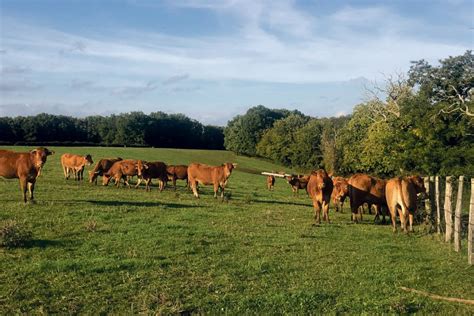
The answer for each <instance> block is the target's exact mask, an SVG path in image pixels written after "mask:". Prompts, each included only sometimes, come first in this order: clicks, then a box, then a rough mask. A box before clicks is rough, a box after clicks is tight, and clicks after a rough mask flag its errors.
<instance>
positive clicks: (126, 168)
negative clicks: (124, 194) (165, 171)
mask: <svg viewBox="0 0 474 316" xmlns="http://www.w3.org/2000/svg"><path fill="white" fill-rule="evenodd" d="M133 176H138V183H137V184H140V182H141V178H140V177H141V173H139V170H138V161H137V160H132V159H126V160H120V161H117V162H115V163H114V164H113V165H112V167H110V169H109V170H108V171H107V172H105V173H104V175H103V177H102V185H108V184H109V182H110V179H111V178H114V179H115V185H116V186H117V187H119V186H120V179H123V180H124V182H125V185H126V186H128V187H129V188H130V184H129V183H128V177H133Z"/></svg>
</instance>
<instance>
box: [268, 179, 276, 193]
mask: <svg viewBox="0 0 474 316" xmlns="http://www.w3.org/2000/svg"><path fill="white" fill-rule="evenodd" d="M274 186H275V177H274V176H268V177H267V189H268V190H269V191H273V188H274Z"/></svg>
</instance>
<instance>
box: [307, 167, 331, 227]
mask: <svg viewBox="0 0 474 316" xmlns="http://www.w3.org/2000/svg"><path fill="white" fill-rule="evenodd" d="M332 190H333V183H332V180H331V178H330V177H329V175H328V174H327V172H326V171H325V170H324V169H319V170H317V171H313V172H312V173H311V175H310V176H309V181H308V186H307V188H306V191H307V192H308V194H309V196H310V197H311V200H313V206H314V221H315V223H317V224H320V223H321V209H322V210H323V219H324V220H326V221H327V222H328V223H329V202H330V200H331V193H332Z"/></svg>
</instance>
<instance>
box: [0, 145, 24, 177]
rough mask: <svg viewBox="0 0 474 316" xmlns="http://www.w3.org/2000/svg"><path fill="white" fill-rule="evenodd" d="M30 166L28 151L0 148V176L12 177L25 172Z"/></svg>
mask: <svg viewBox="0 0 474 316" xmlns="http://www.w3.org/2000/svg"><path fill="white" fill-rule="evenodd" d="M31 168H32V163H31V161H30V155H29V153H17V152H13V151H10V150H0V176H1V177H4V178H7V179H13V178H19V177H20V176H21V175H22V174H27V173H28V172H29V171H30V170H31Z"/></svg>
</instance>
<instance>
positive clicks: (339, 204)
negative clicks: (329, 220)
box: [331, 177, 349, 213]
mask: <svg viewBox="0 0 474 316" xmlns="http://www.w3.org/2000/svg"><path fill="white" fill-rule="evenodd" d="M332 182H333V185H334V189H333V190H332V194H331V199H332V201H333V203H334V208H335V210H336V212H339V211H340V212H341V213H342V209H343V207H344V200H345V199H346V197H348V196H349V187H348V186H349V185H348V183H347V180H346V179H345V178H343V177H333V178H332Z"/></svg>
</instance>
